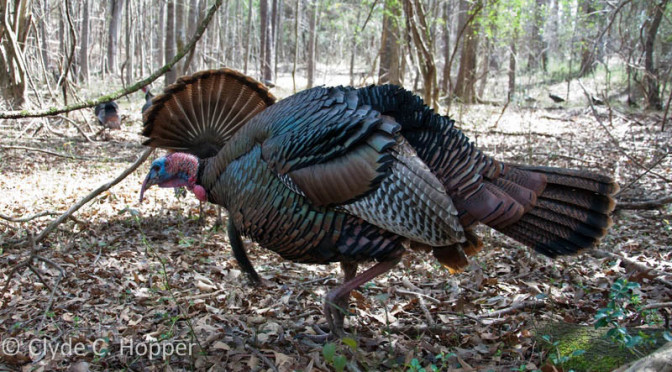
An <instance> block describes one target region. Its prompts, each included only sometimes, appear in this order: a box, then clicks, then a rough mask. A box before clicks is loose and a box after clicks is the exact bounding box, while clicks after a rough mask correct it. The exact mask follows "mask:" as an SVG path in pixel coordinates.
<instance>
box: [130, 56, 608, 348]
mask: <svg viewBox="0 0 672 372" xmlns="http://www.w3.org/2000/svg"><path fill="white" fill-rule="evenodd" d="M152 102H153V103H152V106H151V107H150V108H149V109H148V110H147V112H145V114H144V118H143V119H144V131H143V135H145V136H146V137H148V138H149V139H148V140H146V141H145V143H144V144H145V145H147V146H153V147H159V148H164V149H167V150H169V151H171V153H170V154H168V155H166V156H165V157H162V158H159V159H157V160H155V161H154V162H153V163H152V165H151V169H150V171H149V174H148V175H147V177H146V179H145V181H144V183H143V185H142V190H141V193H140V199H141V200H142V197H143V195H144V192H145V191H146V190H147V189H148V188H149V187H151V186H152V185H159V186H161V187H187V188H188V189H189V190H191V191H193V192H194V194H195V195H196V196H197V197H198V198H199V199H200V200H203V201H205V200H207V201H209V202H211V203H215V204H218V205H221V206H223V207H225V208H226V209H227V210H228V212H229V229H228V230H229V234H230V236H231V237H232V238H233V239H232V241H233V240H235V238H237V240H236V241H237V242H240V237H239V234H242V235H245V236H248V237H250V238H251V239H252V240H254V241H255V242H257V243H258V244H259V245H260V246H262V247H264V248H267V249H270V250H272V251H274V252H276V253H278V254H279V255H281V256H282V257H284V258H285V259H288V260H292V261H295V262H301V263H321V264H326V263H330V262H340V263H341V265H342V267H343V271H344V273H345V281H344V283H343V285H341V286H340V287H338V288H337V289H334V290H332V291H331V292H329V294H328V295H327V296H326V299H325V305H324V313H325V316H326V319H327V322H328V324H329V328H330V329H331V331H332V332H333V334H335V335H337V336H342V335H343V334H344V333H343V318H344V313H343V311H344V310H343V309H347V303H348V298H349V296H350V292H351V291H352V290H353V289H355V288H357V287H359V286H361V285H362V284H364V283H366V282H368V281H369V280H371V279H373V278H374V277H376V276H378V275H380V274H383V273H385V272H387V271H388V270H390V269H391V268H392V267H394V266H395V264H396V263H398V262H399V260H400V259H401V256H402V254H403V253H404V251H405V249H420V248H422V249H423V250H424V249H426V248H427V247H429V248H430V249H431V251H432V252H433V254H434V256H435V257H436V258H437V259H438V261H439V262H440V263H441V264H442V265H443V266H445V267H446V268H448V269H450V270H451V272H455V271H459V270H461V269H462V268H463V267H465V266H466V265H467V257H468V256H471V255H473V254H475V253H476V252H478V251H479V250H480V249H481V247H482V243H481V240H480V238H479V237H478V236H476V235H475V234H474V232H473V228H474V227H475V226H476V225H477V224H479V223H482V224H486V225H488V226H490V227H491V228H493V229H495V230H497V231H500V232H501V233H503V234H505V235H507V236H509V237H511V238H513V239H515V240H517V241H519V242H521V243H522V244H524V245H526V246H528V247H531V248H533V249H534V250H536V251H537V252H540V253H542V254H544V255H546V256H549V257H555V256H558V255H566V254H573V253H577V252H578V251H580V250H582V249H585V248H590V247H593V246H595V245H596V244H598V242H599V240H600V239H601V238H602V237H603V236H604V235H605V234H606V231H607V229H608V228H609V226H610V224H611V219H610V217H609V213H610V212H611V211H612V210H613V208H614V201H613V199H612V198H611V195H613V194H614V193H615V192H616V191H617V190H618V185H617V184H616V183H615V182H614V181H613V180H612V179H611V178H609V177H606V176H603V175H599V174H596V173H593V172H588V171H581V170H572V169H563V168H552V167H543V166H525V165H513V164H507V163H504V162H500V161H497V160H495V159H493V158H491V157H489V156H487V155H485V154H484V153H482V152H481V151H480V150H478V149H477V148H476V147H474V146H473V144H472V143H471V142H469V139H468V138H467V137H466V136H464V134H462V132H460V131H459V130H458V129H457V128H455V126H454V122H453V121H452V120H451V119H450V118H448V117H446V116H441V115H438V114H435V113H434V112H433V111H432V110H431V109H429V108H428V107H427V106H425V105H424V103H423V101H422V100H421V99H420V98H419V97H417V96H415V95H413V94H412V93H411V92H409V91H406V90H404V89H403V88H400V87H397V86H393V85H384V86H371V87H366V88H360V89H355V88H350V87H334V88H325V87H318V88H313V89H308V90H305V91H303V92H300V93H298V94H295V95H293V96H291V97H289V98H286V99H283V100H281V101H278V102H277V103H275V98H274V97H273V96H272V95H271V94H270V93H269V92H268V90H267V89H266V88H265V87H264V86H263V85H262V84H260V83H258V82H256V81H254V80H252V79H251V78H249V77H246V76H244V75H242V74H240V73H238V72H235V71H233V70H229V69H221V70H210V71H203V72H199V73H197V74H195V75H192V76H187V77H183V78H181V79H180V80H178V82H177V83H175V84H173V85H171V86H169V87H168V88H166V90H165V91H164V93H163V94H161V95H159V96H156V97H155V98H154V100H153V101H152ZM234 253H236V257H243V260H244V261H246V260H247V258H246V256H244V254H245V252H244V250H243V248H242V244H235V245H234ZM240 255H242V256H240ZM370 260H373V261H376V264H375V265H373V266H372V267H371V268H369V269H367V270H365V271H363V272H361V273H359V274H358V273H357V265H358V264H359V263H360V262H365V261H370ZM247 265H248V270H251V271H254V269H253V268H252V266H251V264H249V261H247Z"/></svg>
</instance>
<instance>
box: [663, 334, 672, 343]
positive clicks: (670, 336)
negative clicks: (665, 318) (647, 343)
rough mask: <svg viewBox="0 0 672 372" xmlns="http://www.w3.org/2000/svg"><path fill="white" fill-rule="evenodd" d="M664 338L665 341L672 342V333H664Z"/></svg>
mask: <svg viewBox="0 0 672 372" xmlns="http://www.w3.org/2000/svg"><path fill="white" fill-rule="evenodd" d="M663 338H664V339H665V341H672V333H670V332H665V333H663Z"/></svg>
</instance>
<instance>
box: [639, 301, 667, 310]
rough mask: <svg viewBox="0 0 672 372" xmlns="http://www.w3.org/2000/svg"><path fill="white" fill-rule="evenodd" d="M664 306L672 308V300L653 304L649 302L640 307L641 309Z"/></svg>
mask: <svg viewBox="0 0 672 372" xmlns="http://www.w3.org/2000/svg"><path fill="white" fill-rule="evenodd" d="M666 307H669V308H672V302H659V303H655V304H649V305H646V306H644V307H642V310H651V309H662V308H666Z"/></svg>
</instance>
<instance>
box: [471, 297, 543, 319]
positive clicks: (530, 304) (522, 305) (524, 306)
mask: <svg viewBox="0 0 672 372" xmlns="http://www.w3.org/2000/svg"><path fill="white" fill-rule="evenodd" d="M528 307H535V308H541V307H546V302H545V301H537V300H533V301H523V302H519V303H517V304H514V305H513V306H509V307H507V308H504V309H501V310H497V311H493V312H491V313H487V314H483V315H479V317H478V318H479V319H485V318H499V317H500V316H502V315H508V314H511V313H514V312H516V311H518V310H523V309H527V308H528Z"/></svg>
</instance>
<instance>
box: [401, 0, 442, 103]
mask: <svg viewBox="0 0 672 372" xmlns="http://www.w3.org/2000/svg"><path fill="white" fill-rule="evenodd" d="M404 13H406V27H407V28H408V29H409V33H410V34H411V37H412V38H413V44H415V50H416V52H417V53H416V54H417V55H418V61H419V67H420V72H421V73H422V80H423V98H424V100H425V103H426V104H427V105H429V106H432V107H433V108H434V109H437V108H438V99H439V88H438V86H437V80H436V64H435V63H434V55H433V53H432V49H433V46H432V39H431V37H430V35H429V29H428V27H427V19H426V16H425V11H424V10H423V8H422V4H421V3H420V2H418V1H417V0H404Z"/></svg>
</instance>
